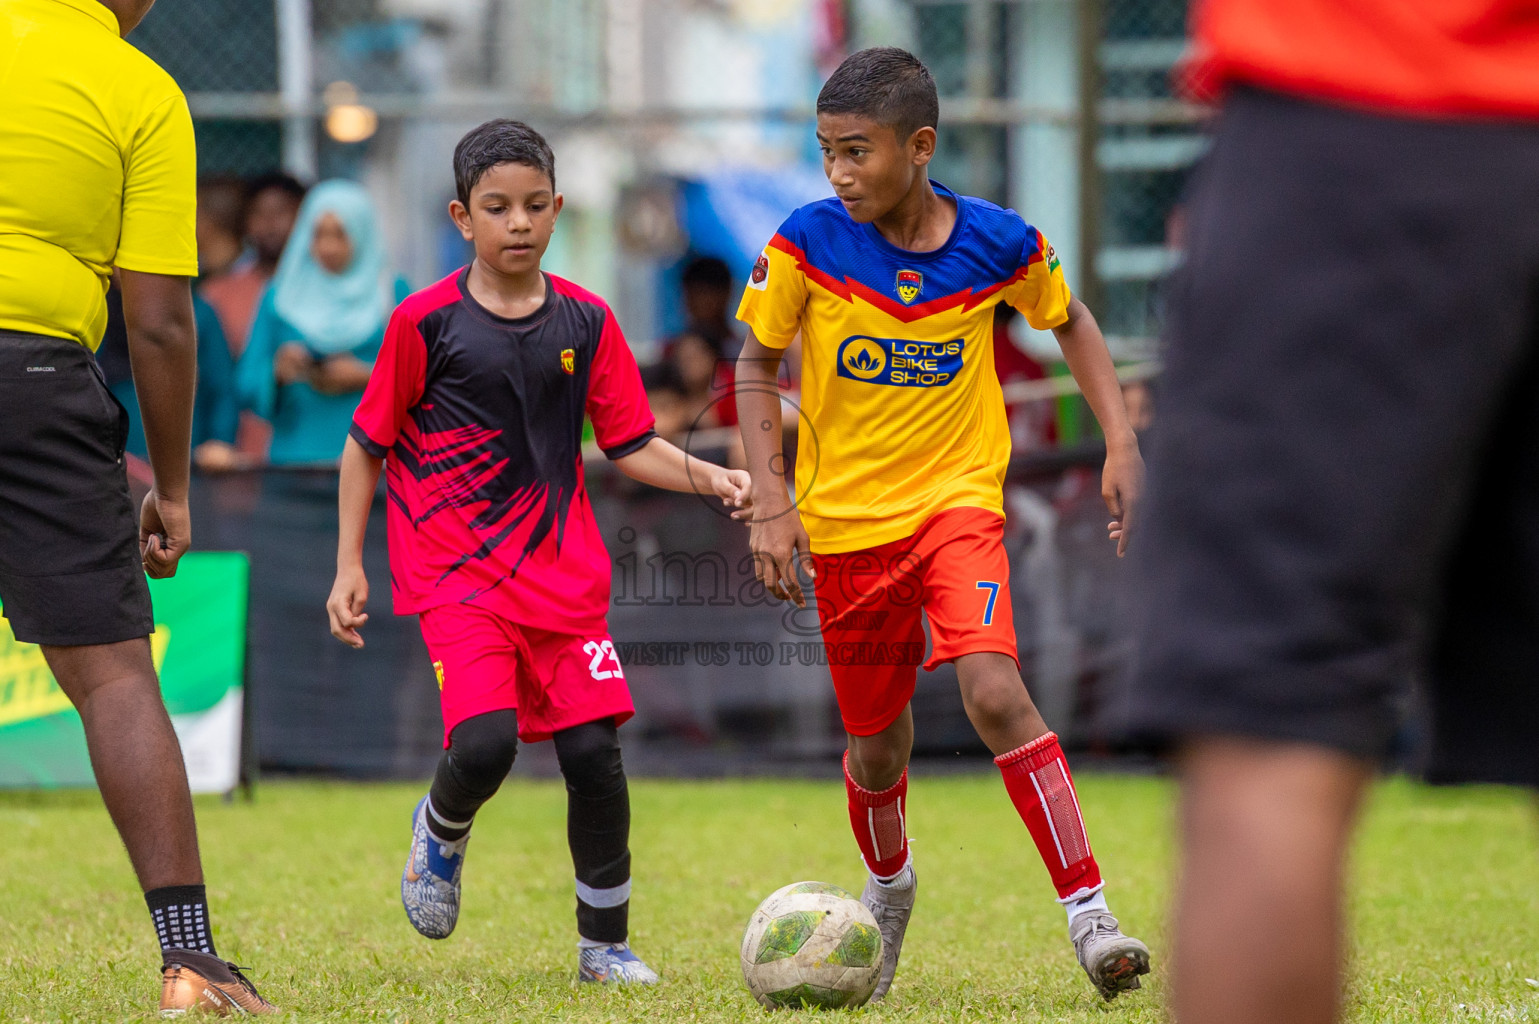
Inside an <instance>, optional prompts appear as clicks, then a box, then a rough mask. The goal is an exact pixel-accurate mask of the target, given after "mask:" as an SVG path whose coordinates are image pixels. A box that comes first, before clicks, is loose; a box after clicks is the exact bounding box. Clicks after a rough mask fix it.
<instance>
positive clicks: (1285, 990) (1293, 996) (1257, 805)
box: [1173, 738, 1372, 1024]
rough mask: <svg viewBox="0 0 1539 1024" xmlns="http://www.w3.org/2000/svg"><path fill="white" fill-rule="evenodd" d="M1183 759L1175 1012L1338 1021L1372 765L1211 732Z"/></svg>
mask: <svg viewBox="0 0 1539 1024" xmlns="http://www.w3.org/2000/svg"><path fill="white" fill-rule="evenodd" d="M1180 768H1181V826H1180V827H1181V843H1182V854H1181V876H1180V883H1179V889H1178V892H1177V896H1176V908H1175V956H1176V962H1175V969H1174V978H1173V988H1174V1007H1175V1017H1176V1020H1177V1021H1179V1022H1180V1024H1235V1022H1237V1021H1244V1022H1245V1024H1332V1022H1334V1021H1335V1020H1336V1016H1337V1011H1338V1009H1339V1005H1340V1000H1341V969H1342V959H1343V958H1342V931H1343V928H1342V875H1343V870H1344V865H1345V861H1346V849H1347V843H1348V841H1349V840H1350V838H1351V835H1352V827H1353V824H1354V822H1355V820H1356V816H1357V809H1358V807H1359V805H1360V803H1361V798H1362V794H1363V790H1364V788H1365V785H1366V783H1367V782H1368V779H1369V777H1370V773H1371V771H1372V766H1371V765H1370V764H1368V763H1367V762H1364V761H1361V760H1358V759H1355V758H1351V757H1348V756H1347V755H1345V754H1340V753H1337V752H1334V751H1331V750H1328V749H1326V748H1323V747H1317V746H1308V745H1303V744H1283V743H1271V742H1263V741H1260V740H1250V739H1240V738H1207V739H1199V740H1194V741H1192V742H1191V743H1189V744H1188V745H1187V746H1186V748H1185V750H1184V751H1183V753H1182V755H1181V758H1180ZM1258 940H1259V941H1261V942H1262V943H1263V944H1264V951H1263V949H1262V948H1261V947H1258V946H1257V941H1258Z"/></svg>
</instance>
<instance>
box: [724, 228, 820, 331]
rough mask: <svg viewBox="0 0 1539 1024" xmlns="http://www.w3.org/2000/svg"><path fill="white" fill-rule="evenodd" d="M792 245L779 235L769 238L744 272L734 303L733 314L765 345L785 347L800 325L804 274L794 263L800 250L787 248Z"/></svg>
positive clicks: (804, 289)
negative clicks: (744, 281) (750, 269)
mask: <svg viewBox="0 0 1539 1024" xmlns="http://www.w3.org/2000/svg"><path fill="white" fill-rule="evenodd" d="M794 248H795V247H794V246H792V245H791V243H789V242H787V241H786V240H785V239H784V238H782V237H781V236H780V235H776V236H775V237H774V238H772V239H771V240H770V244H769V245H767V246H765V247H764V251H763V252H762V253H760V254H759V258H758V260H757V261H755V263H754V265H753V272H752V273H750V274H749V275H748V286H747V287H746V288H744V289H743V301H742V302H741V303H739V304H738V307H737V318H738V319H739V320H741V321H743V322H744V323H745V324H747V325H748V326H749V327H750V328H751V329H752V330H753V336H754V337H755V338H757V339H759V341H760V342H761V343H762V344H763V345H764V347H766V348H785V347H786V346H787V345H789V344H791V342H793V341H795V340H796V335H797V333H798V332H799V331H800V330H801V329H802V311H803V310H804V309H806V307H807V278H806V276H805V275H803V273H802V270H801V267H800V266H798V263H799V262H800V258H801V257H800V254H799V253H794V252H792V251H791V250H793V249H794Z"/></svg>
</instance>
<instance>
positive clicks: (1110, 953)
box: [1069, 910, 1149, 999]
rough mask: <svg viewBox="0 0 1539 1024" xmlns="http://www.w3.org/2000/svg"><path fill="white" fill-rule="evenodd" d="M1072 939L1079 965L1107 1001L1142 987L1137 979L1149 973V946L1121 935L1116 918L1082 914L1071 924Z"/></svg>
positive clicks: (1106, 914) (1101, 914) (1100, 914)
mask: <svg viewBox="0 0 1539 1024" xmlns="http://www.w3.org/2000/svg"><path fill="white" fill-rule="evenodd" d="M1069 938H1070V939H1072V940H1073V941H1074V952H1075V953H1076V954H1078V956H1079V965H1080V966H1081V967H1083V968H1084V969H1085V973H1086V974H1088V975H1089V976H1090V982H1091V984H1093V985H1094V986H1095V987H1096V990H1097V991H1099V992H1100V993H1101V996H1102V997H1103V998H1105V999H1115V998H1117V994H1118V993H1119V992H1126V991H1128V990H1130V989H1135V988H1138V987H1139V980H1138V976H1139V975H1141V974H1148V973H1149V947H1148V946H1145V945H1144V944H1143V943H1142V942H1139V941H1138V940H1137V939H1135V938H1131V937H1129V936H1127V935H1123V934H1122V930H1121V929H1120V928H1118V927H1117V919H1116V918H1115V917H1112V916H1111V914H1109V913H1107V912H1106V911H1104V910H1092V911H1088V912H1087V913H1084V914H1080V915H1079V916H1078V917H1076V918H1075V919H1074V923H1073V924H1071V925H1069Z"/></svg>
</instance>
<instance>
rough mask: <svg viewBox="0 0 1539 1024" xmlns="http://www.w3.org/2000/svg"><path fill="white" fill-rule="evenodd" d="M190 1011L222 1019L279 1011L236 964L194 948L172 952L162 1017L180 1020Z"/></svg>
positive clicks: (164, 981) (166, 972)
mask: <svg viewBox="0 0 1539 1024" xmlns="http://www.w3.org/2000/svg"><path fill="white" fill-rule="evenodd" d="M190 1010H202V1011H204V1012H207V1013H216V1014H218V1015H219V1016H221V1017H228V1016H231V1015H234V1016H239V1015H241V1014H246V1013H277V1012H278V1008H277V1007H276V1006H274V1005H273V1004H272V1003H269V1002H268V1001H267V1000H265V999H263V998H262V997H261V996H259V995H257V990H256V986H255V985H253V984H251V982H249V981H247V980H246V977H245V975H243V974H241V969H240V968H239V967H236V966H235V965H234V964H232V963H229V962H228V961H225V960H221V959H219V958H218V957H217V956H210V955H209V954H207V953H199V952H196V951H195V950H191V949H168V950H166V951H165V960H164V963H163V965H162V967H161V979H160V1015H161V1016H162V1017H180V1016H182V1015H183V1014H185V1013H187V1012H188V1011H190Z"/></svg>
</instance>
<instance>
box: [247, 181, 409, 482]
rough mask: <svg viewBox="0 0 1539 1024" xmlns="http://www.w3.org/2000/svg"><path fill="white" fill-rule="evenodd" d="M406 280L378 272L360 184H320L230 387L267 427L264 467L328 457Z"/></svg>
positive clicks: (375, 239)
mask: <svg viewBox="0 0 1539 1024" xmlns="http://www.w3.org/2000/svg"><path fill="white" fill-rule="evenodd" d="M406 294H407V287H406V282H405V281H403V280H402V279H401V278H399V277H396V276H394V275H391V274H390V273H389V272H388V271H387V270H386V268H385V250H384V245H383V244H382V243H381V241H380V237H379V225H378V223H377V221H376V219H375V216H374V205H373V204H372V203H371V202H370V201H369V196H368V193H367V192H365V191H364V189H363V187H362V186H361V185H358V184H356V183H355V182H351V181H340V180H338V181H326V182H322V183H321V184H319V185H317V186H315V188H313V189H311V190H310V192H309V194H308V195H307V196H305V201H304V205H303V206H301V207H300V210H299V217H298V219H297V220H296V221H295V223H294V231H293V233H292V234H290V235H289V241H288V244H287V245H286V246H285V247H284V250H283V257H282V259H280V260H279V261H278V271H277V273H276V274H275V275H274V276H273V280H272V284H270V285H268V288H267V291H266V293H265V294H264V295H263V296H262V303H261V305H260V306H259V307H258V309H257V315H256V321H255V322H254V323H253V324H252V326H251V336H250V339H249V341H248V342H247V343H246V350H245V351H244V352H242V353H241V358H240V366H239V368H238V370H237V376H236V384H237V388H238V390H239V392H240V397H241V401H242V402H243V403H244V404H245V406H246V407H247V408H249V409H251V410H252V411H254V412H255V413H256V414H257V415H258V416H261V417H262V418H263V419H265V420H267V421H268V422H269V423H271V424H272V426H273V439H272V448H271V450H270V451H269V453H268V461H270V462H271V463H272V464H273V465H296V464H302V463H324V462H336V461H337V459H338V457H340V456H341V454H342V446H343V443H344V442H345V441H346V440H347V431H348V428H349V426H350V425H351V424H352V418H353V410H354V409H356V408H357V406H358V396H359V393H360V392H362V391H363V388H364V385H365V384H367V383H368V380H369V371H370V370H371V369H372V368H373V366H374V358H375V356H376V355H377V354H378V353H379V347H380V343H381V342H382V341H383V340H384V336H385V324H386V322H387V321H388V320H389V318H390V311H391V309H393V308H394V307H395V305H396V303H398V302H400V301H401V300H402V299H404V298H405V297H406Z"/></svg>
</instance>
